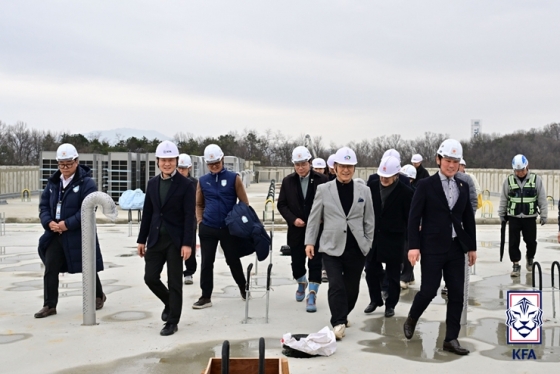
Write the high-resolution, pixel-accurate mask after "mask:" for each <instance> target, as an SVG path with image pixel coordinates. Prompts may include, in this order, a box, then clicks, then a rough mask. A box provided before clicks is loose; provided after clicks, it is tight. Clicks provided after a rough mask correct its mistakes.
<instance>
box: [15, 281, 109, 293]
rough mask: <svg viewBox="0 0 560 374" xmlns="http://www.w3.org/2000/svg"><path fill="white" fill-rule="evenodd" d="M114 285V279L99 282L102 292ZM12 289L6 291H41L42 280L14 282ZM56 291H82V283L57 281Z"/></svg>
mask: <svg viewBox="0 0 560 374" xmlns="http://www.w3.org/2000/svg"><path fill="white" fill-rule="evenodd" d="M114 283H117V280H116V279H103V280H101V284H102V285H103V290H105V287H109V285H112V284H114ZM12 286H13V287H10V288H7V289H6V291H34V290H42V289H43V280H42V279H34V280H30V281H24V282H15V283H12ZM58 289H59V291H60V290H64V289H80V290H81V289H82V282H81V281H80V282H62V281H59V285H58Z"/></svg>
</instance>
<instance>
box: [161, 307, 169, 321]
mask: <svg viewBox="0 0 560 374" xmlns="http://www.w3.org/2000/svg"><path fill="white" fill-rule="evenodd" d="M168 318H169V308H167V307H165V308H164V309H163V312H161V320H162V321H163V322H167V319H168Z"/></svg>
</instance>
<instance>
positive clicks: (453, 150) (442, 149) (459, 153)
mask: <svg viewBox="0 0 560 374" xmlns="http://www.w3.org/2000/svg"><path fill="white" fill-rule="evenodd" d="M437 154H438V155H440V156H441V157H447V158H453V159H457V160H460V159H461V158H463V146H462V145H461V143H459V142H458V141H457V140H455V139H445V140H444V141H443V142H442V143H441V145H440V146H439V149H438V150H437Z"/></svg>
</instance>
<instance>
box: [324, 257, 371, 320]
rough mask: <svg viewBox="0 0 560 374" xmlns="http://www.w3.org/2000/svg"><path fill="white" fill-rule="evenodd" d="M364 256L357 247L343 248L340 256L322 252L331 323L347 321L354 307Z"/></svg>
mask: <svg viewBox="0 0 560 374" xmlns="http://www.w3.org/2000/svg"><path fill="white" fill-rule="evenodd" d="M365 262H366V257H365V256H364V255H363V253H362V251H361V250H360V249H359V248H357V247H351V248H345V249H344V252H343V253H342V255H341V256H339V257H336V256H329V255H327V254H326V253H323V264H324V265H325V270H326V271H327V274H328V275H329V292H328V298H329V309H330V311H331V325H332V326H333V327H334V326H336V325H340V324H346V323H347V322H348V314H350V312H351V311H352V309H354V306H355V305H356V301H357V300H358V294H359V293H360V279H361V278H362V271H363V270H364V264H365Z"/></svg>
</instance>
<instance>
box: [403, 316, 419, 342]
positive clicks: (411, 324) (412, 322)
mask: <svg viewBox="0 0 560 374" xmlns="http://www.w3.org/2000/svg"><path fill="white" fill-rule="evenodd" d="M417 322H418V320H417V319H414V318H412V317H408V318H407V319H406V321H404V325H403V330H404V336H406V338H407V339H408V340H410V339H412V336H413V335H414V330H415V329H416V323H417Z"/></svg>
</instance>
